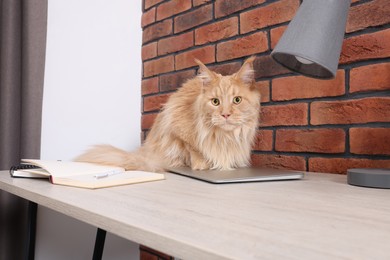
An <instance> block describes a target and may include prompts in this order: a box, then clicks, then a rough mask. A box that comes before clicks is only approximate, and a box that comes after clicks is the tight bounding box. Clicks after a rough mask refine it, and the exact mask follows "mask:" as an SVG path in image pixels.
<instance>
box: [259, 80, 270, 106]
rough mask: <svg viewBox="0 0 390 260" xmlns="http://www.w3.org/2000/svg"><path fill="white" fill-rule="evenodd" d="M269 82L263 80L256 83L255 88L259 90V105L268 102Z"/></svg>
mask: <svg viewBox="0 0 390 260" xmlns="http://www.w3.org/2000/svg"><path fill="white" fill-rule="evenodd" d="M269 83H270V82H269V80H263V81H258V82H256V88H257V89H259V90H260V94H261V98H260V102H261V103H266V102H269V101H270V97H269V96H270V87H269Z"/></svg>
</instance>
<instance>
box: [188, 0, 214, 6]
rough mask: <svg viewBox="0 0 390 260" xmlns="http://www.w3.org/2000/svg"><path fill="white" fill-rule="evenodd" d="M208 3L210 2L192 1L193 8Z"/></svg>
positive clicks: (207, 0) (204, 0)
mask: <svg viewBox="0 0 390 260" xmlns="http://www.w3.org/2000/svg"><path fill="white" fill-rule="evenodd" d="M208 2H211V0H192V4H193V5H194V6H199V5H202V4H205V3H208Z"/></svg>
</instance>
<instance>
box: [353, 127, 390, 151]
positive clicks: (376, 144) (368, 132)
mask: <svg viewBox="0 0 390 260" xmlns="http://www.w3.org/2000/svg"><path fill="white" fill-rule="evenodd" d="M349 141H350V150H351V153H354V154H382V155H390V128H368V127H367V128H351V129H349Z"/></svg>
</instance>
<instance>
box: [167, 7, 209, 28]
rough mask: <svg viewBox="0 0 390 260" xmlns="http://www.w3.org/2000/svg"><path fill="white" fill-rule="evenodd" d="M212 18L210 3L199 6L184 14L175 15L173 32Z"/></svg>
mask: <svg viewBox="0 0 390 260" xmlns="http://www.w3.org/2000/svg"><path fill="white" fill-rule="evenodd" d="M212 19H213V7H212V4H208V5H204V6H201V7H199V8H197V9H194V10H192V11H190V12H188V13H186V14H182V15H179V16H177V17H175V29H174V31H175V33H179V32H182V31H185V30H188V29H190V28H193V27H195V26H197V25H201V24H203V23H205V22H208V21H211V20H212Z"/></svg>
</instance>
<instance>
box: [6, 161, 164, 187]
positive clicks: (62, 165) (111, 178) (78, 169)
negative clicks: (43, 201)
mask: <svg viewBox="0 0 390 260" xmlns="http://www.w3.org/2000/svg"><path fill="white" fill-rule="evenodd" d="M10 174H11V176H12V177H21V178H48V179H49V180H50V181H51V182H52V183H53V184H60V185H66V186H73V187H80V188H88V189H97V188H105V187H111V186H119V185H126V184H133V183H140V182H149V181H157V180H163V179H164V174H161V173H154V172H145V171H126V170H125V169H123V168H121V167H114V166H104V165H97V164H91V163H83V162H63V161H49V160H33V159H22V164H20V165H18V166H14V167H12V168H11V169H10Z"/></svg>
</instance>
